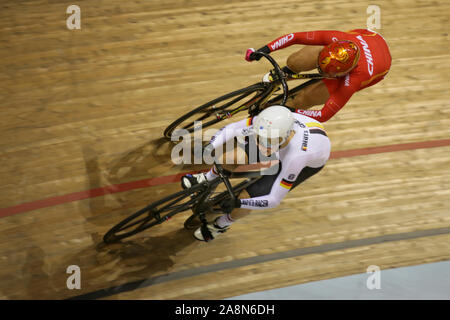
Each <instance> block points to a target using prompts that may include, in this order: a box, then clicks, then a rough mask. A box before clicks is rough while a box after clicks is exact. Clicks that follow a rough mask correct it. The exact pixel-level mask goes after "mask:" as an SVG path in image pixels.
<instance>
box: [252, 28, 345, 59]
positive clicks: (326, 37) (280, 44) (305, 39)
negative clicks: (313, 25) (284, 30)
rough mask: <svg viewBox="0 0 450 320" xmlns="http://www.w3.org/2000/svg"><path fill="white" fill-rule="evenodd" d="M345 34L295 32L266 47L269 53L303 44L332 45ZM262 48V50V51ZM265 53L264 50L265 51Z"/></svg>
mask: <svg viewBox="0 0 450 320" xmlns="http://www.w3.org/2000/svg"><path fill="white" fill-rule="evenodd" d="M344 34H345V32H341V31H336V30H319V31H306V32H295V33H290V34H287V35H284V36H282V37H279V38H277V39H275V40H273V41H272V42H270V43H268V44H267V45H266V46H265V47H263V48H266V49H265V51H267V50H268V51H269V52H267V53H270V52H273V51H276V50H279V49H284V48H286V47H289V46H291V45H293V44H303V45H316V46H317V45H322V46H325V45H327V44H330V43H332V42H333V41H335V39H338V38H341V37H342V36H343V35H344ZM263 48H261V49H260V50H262V49H263ZM263 52H264V50H263Z"/></svg>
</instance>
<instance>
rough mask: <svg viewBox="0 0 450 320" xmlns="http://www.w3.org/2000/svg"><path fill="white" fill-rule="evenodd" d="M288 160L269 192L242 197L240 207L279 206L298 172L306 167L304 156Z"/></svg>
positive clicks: (253, 208)
mask: <svg viewBox="0 0 450 320" xmlns="http://www.w3.org/2000/svg"><path fill="white" fill-rule="evenodd" d="M286 162H287V161H286V160H285V161H284V162H283V167H282V170H281V172H280V174H279V175H278V177H277V179H276V180H275V182H274V184H273V186H272V189H271V190H270V193H269V194H267V195H264V196H260V197H253V198H248V199H240V204H241V205H240V207H241V208H243V209H250V210H255V209H256V210H261V209H270V208H275V207H277V206H278V205H279V204H280V202H281V200H282V199H283V198H284V197H285V196H286V195H287V193H288V192H289V190H290V189H291V187H292V184H293V183H294V182H295V180H296V179H297V176H298V174H299V173H300V172H301V171H302V169H303V168H304V167H305V158H304V157H297V158H296V159H292V160H291V161H289V163H288V164H286Z"/></svg>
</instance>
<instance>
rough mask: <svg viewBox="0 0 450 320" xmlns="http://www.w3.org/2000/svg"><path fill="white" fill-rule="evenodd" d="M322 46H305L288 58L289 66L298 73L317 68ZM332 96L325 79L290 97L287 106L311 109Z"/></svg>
mask: <svg viewBox="0 0 450 320" xmlns="http://www.w3.org/2000/svg"><path fill="white" fill-rule="evenodd" d="M322 48H323V47H322V46H305V47H304V48H302V49H300V50H299V51H297V52H294V53H293V54H291V55H290V56H289V57H288V59H287V63H286V64H287V66H288V67H289V69H291V70H292V71H294V72H296V73H300V72H305V71H310V70H313V69H316V68H317V57H318V56H319V53H320V51H321V50H322ZM329 97H330V93H329V88H327V86H326V84H325V83H324V82H323V81H319V82H316V83H314V84H312V85H310V86H308V87H306V88H305V89H303V90H301V91H300V92H299V93H297V94H296V95H295V96H293V97H291V98H289V100H288V101H287V102H286V106H288V107H291V108H296V109H309V108H311V107H313V106H316V105H321V104H324V103H325V102H326V101H327V100H328V98H329Z"/></svg>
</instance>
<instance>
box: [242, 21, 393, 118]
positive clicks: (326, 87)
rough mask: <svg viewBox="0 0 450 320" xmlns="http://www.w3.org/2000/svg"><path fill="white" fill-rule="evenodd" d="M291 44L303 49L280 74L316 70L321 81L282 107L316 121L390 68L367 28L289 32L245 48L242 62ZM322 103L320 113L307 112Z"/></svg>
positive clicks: (386, 51) (388, 59)
mask: <svg viewBox="0 0 450 320" xmlns="http://www.w3.org/2000/svg"><path fill="white" fill-rule="evenodd" d="M293 44H303V45H306V47H304V48H302V49H301V50H299V51H297V52H294V53H293V54H291V55H290V56H289V57H288V59H287V65H286V66H285V67H284V68H283V71H284V72H285V73H288V74H289V73H291V74H293V73H300V72H305V71H309V70H313V69H316V68H317V69H318V71H319V73H320V74H322V75H323V76H324V79H322V81H318V82H316V83H314V84H312V85H310V86H309V87H307V88H305V89H304V90H302V91H300V92H299V93H298V94H297V95H295V96H294V97H292V98H290V99H289V100H288V102H286V106H287V107H290V108H293V109H296V110H295V111H296V112H297V113H300V114H303V115H306V116H308V117H311V118H314V119H316V120H318V121H320V122H325V121H327V120H329V119H330V118H331V117H333V116H334V115H335V114H336V113H337V112H338V111H339V110H340V109H342V107H343V106H344V105H345V104H346V103H347V101H348V100H349V99H350V97H351V96H352V95H353V94H354V93H355V92H357V91H359V90H362V89H365V88H367V87H370V86H373V85H374V84H375V83H377V82H379V81H381V80H382V79H383V78H384V77H385V76H386V74H387V73H388V72H389V69H390V67H391V55H390V52H389V48H388V46H387V44H386V41H385V40H384V39H383V37H382V36H381V35H379V34H378V33H376V32H374V31H371V30H367V29H355V30H351V31H348V32H342V31H335V30H328V31H308V32H296V33H290V34H287V35H284V36H282V37H280V38H277V39H275V40H274V41H272V42H270V43H269V44H267V45H266V46H264V47H262V48H260V49H259V50H257V51H255V50H254V49H248V50H247V53H246V56H245V59H246V60H247V61H253V60H259V59H260V58H261V56H260V55H258V52H264V53H271V52H273V51H275V50H279V49H284V48H286V47H289V46H291V45H293ZM269 76H270V74H266V75H265V76H264V78H263V81H269V79H268V77H269ZM322 104H324V106H323V108H322V109H321V110H307V109H309V108H311V107H312V106H315V105H322Z"/></svg>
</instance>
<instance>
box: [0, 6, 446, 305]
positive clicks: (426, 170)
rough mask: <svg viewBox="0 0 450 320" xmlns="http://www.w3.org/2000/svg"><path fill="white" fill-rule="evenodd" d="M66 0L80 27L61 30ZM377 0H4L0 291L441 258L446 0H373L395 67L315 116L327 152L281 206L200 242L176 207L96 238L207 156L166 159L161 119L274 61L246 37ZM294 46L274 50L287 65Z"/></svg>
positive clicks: (139, 290)
mask: <svg viewBox="0 0 450 320" xmlns="http://www.w3.org/2000/svg"><path fill="white" fill-rule="evenodd" d="M71 4H77V5H79V6H80V8H81V30H68V29H67V28H66V18H67V17H68V16H69V15H68V14H66V8H67V7H68V6H69V5H71ZM370 4H371V2H366V1H340V0H333V1H328V0H327V1H319V2H318V1H310V2H308V1H298V0H279V1H267V0H258V1H254V0H250V1H243V0H239V1H235V0H233V1H230V0H226V1H225V0H214V1H213V0H193V1H182V0H164V1H162V0H152V1H143V0H135V1H122V0H109V1H101V0H89V1H87V0H86V1H81V0H79V1H75V2H74V3H73V2H71V1H63V0H61V1H44V0H30V1H12V0H10V1H3V2H2V4H1V5H0V8H1V10H0V29H1V38H0V40H1V48H0V61H1V73H0V80H1V86H0V97H1V111H2V117H1V126H0V153H1V166H0V181H1V182H2V183H1V186H0V188H1V189H0V208H1V209H0V298H2V299H64V298H69V297H75V296H80V295H87V296H85V297H88V298H102V297H103V298H108V299H125V298H126V299H221V298H225V297H232V296H236V295H240V294H244V293H249V292H252V291H259V290H264V289H270V288H278V287H283V286H286V285H293V284H300V283H305V282H310V281H315V280H320V279H328V278H333V277H339V276H344V275H350V274H355V273H365V272H366V269H367V267H368V266H370V265H377V266H379V267H380V268H381V269H382V270H383V269H387V268H395V267H399V266H407V265H417V264H423V263H427V262H434V261H442V260H448V259H450V246H449V243H450V214H449V213H450V201H449V198H450V155H449V151H450V147H449V145H450V141H449V138H450V111H449V110H450V109H449V108H448V102H449V97H450V95H449V89H450V85H449V83H450V81H449V80H450V79H449V74H450V64H449V63H448V61H449V60H450V54H449V52H448V48H449V35H448V27H447V26H448V22H449V12H450V2H448V1H445V0H439V1H434V2H432V3H430V2H429V1H424V0H416V1H405V0H396V1H377V3H376V4H378V5H379V6H380V8H381V29H380V30H379V31H380V33H381V34H382V35H383V36H384V37H385V39H386V40H387V41H388V44H389V46H390V49H391V53H392V58H393V63H392V69H391V71H390V73H389V75H388V76H387V77H386V79H385V80H384V81H382V82H381V83H379V84H377V85H376V86H374V87H371V88H369V89H367V90H364V91H363V92H359V93H357V94H356V95H355V96H354V97H353V98H352V99H351V101H350V102H349V103H348V105H347V106H345V107H344V108H343V109H342V110H341V111H340V112H339V114H338V115H336V116H335V117H334V118H333V119H331V120H330V121H328V122H327V123H326V124H325V126H326V129H327V132H328V134H329V136H330V139H331V142H332V150H333V152H334V153H333V159H331V160H330V161H329V162H328V165H327V166H326V168H325V169H324V170H323V171H322V172H321V173H320V174H319V175H317V176H315V177H313V178H312V179H311V180H309V181H307V182H305V183H304V185H302V186H301V187H299V188H297V189H295V190H294V191H292V192H291V193H290V194H289V195H288V196H287V198H286V199H285V200H284V201H283V203H282V204H281V205H280V207H279V208H276V209H274V210H267V211H264V212H263V211H261V212H254V213H253V214H252V215H251V216H249V217H247V218H245V219H243V220H241V221H239V222H238V223H236V224H235V225H233V227H232V229H231V230H230V231H229V232H227V233H226V234H224V235H223V236H221V237H220V238H218V239H217V240H215V241H213V242H211V243H200V242H197V241H195V240H194V239H193V237H192V235H191V232H189V231H187V230H184V229H182V223H183V221H184V219H185V218H186V217H187V213H186V214H180V215H179V216H177V217H175V218H174V219H172V220H171V221H169V222H167V223H165V224H163V225H161V226H158V227H156V228H154V229H151V230H148V231H147V232H143V233H142V234H139V235H137V236H135V237H133V238H130V239H129V240H126V241H123V242H122V243H119V244H114V245H108V246H106V245H103V244H102V243H101V238H102V236H103V234H104V233H105V232H106V231H107V230H108V229H109V228H110V227H111V226H112V225H113V224H115V223H117V222H118V221H119V220H120V219H122V218H124V217H125V216H126V215H128V214H130V213H132V212H133V210H135V209H138V208H139V207H142V206H144V205H146V204H147V203H149V202H150V201H153V200H155V199H158V198H161V197H163V196H165V195H168V194H169V193H171V192H174V191H176V190H179V183H178V182H175V180H176V179H175V178H173V177H174V176H175V175H177V174H179V173H182V172H186V171H192V170H201V169H205V168H206V166H201V165H200V166H176V165H174V164H173V163H172V162H171V159H170V152H171V147H172V145H171V144H170V143H165V142H163V141H162V140H161V139H160V138H161V136H162V131H163V129H164V128H165V127H166V126H167V125H168V124H169V123H170V122H171V121H173V120H174V119H175V118H176V117H178V116H179V115H180V114H182V113H184V112H186V111H187V110H189V109H191V108H193V107H194V106H197V105H199V104H200V103H203V102H206V101H208V100H209V99H211V98H215V97H216V96H218V95H220V94H223V93H226V92H229V91H231V90H234V89H237V88H240V87H243V86H245V85H249V84H251V83H254V82H257V81H259V79H260V77H261V76H262V75H263V74H264V73H265V72H267V70H268V69H269V65H268V64H267V63H266V62H263V61H261V62H259V63H251V64H250V63H247V62H245V61H244V59H243V56H244V52H245V50H246V49H247V48H248V47H255V48H259V47H260V46H262V45H264V44H266V43H267V42H269V41H271V40H273V39H274V38H276V37H278V36H280V35H283V34H286V33H289V32H295V31H306V30H319V29H338V30H350V29H353V28H360V27H363V28H364V27H365V26H366V20H367V17H368V15H367V13H366V8H367V6H368V5H370ZM299 48H300V46H292V47H290V48H287V49H285V50H281V51H279V52H276V53H275V54H273V56H274V57H275V58H277V59H278V60H279V61H280V62H282V61H284V60H285V58H286V57H287V56H288V55H289V53H291V52H293V51H294V50H297V49H299ZM391 145H394V147H392V148H391V149H389V148H388V149H386V148H385V149H383V148H381V147H385V146H391ZM379 147H380V149H367V148H379ZM402 147H403V149H402ZM348 150H356V151H354V152H353V154H352V153H349V152H342V153H339V151H348ZM371 150H372V151H374V152H375V153H372V154H367V153H370V152H369V151H371ZM387 151H389V152H387ZM158 177H166V178H162V179H159V178H158ZM142 180H145V181H144V182H143V183H139V181H142ZM171 181H172V182H174V183H169V182H171ZM126 183H129V184H126ZM152 184H153V185H152ZM114 186H115V187H114ZM142 186H146V187H142ZM118 191H121V192H118ZM69 265H78V266H79V267H80V268H81V286H82V287H81V290H68V289H67V287H66V280H67V277H68V276H69V274H67V273H66V269H67V267H68V266H69ZM144 280H146V281H144ZM126 284H128V287H127V286H124V285H126ZM361 285H362V289H361V290H365V289H364V286H365V284H361ZM108 288H113V289H115V290H116V291H113V290H109V291H108V290H103V291H102V289H108ZM131 289H133V290H131ZM114 293H115V294H114ZM337 294H338V293H337Z"/></svg>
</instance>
